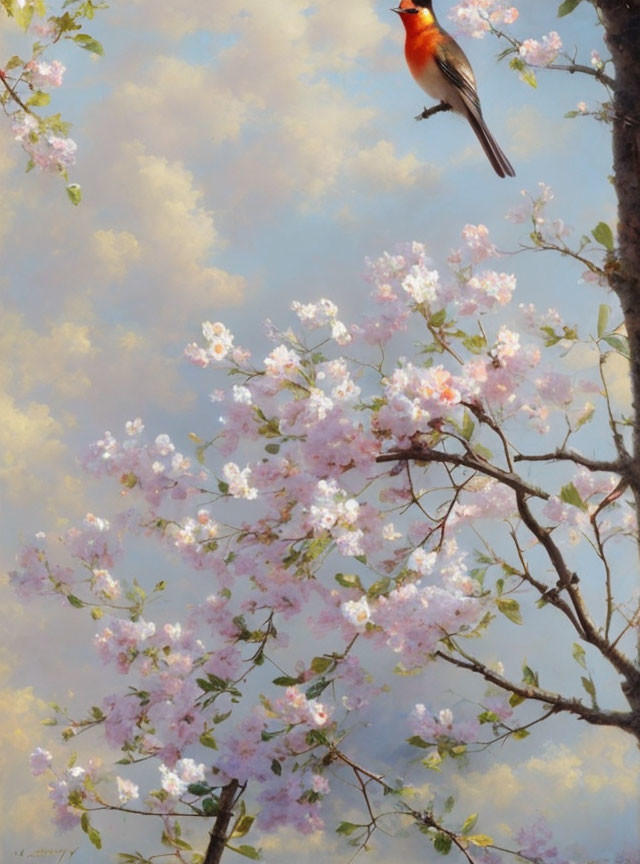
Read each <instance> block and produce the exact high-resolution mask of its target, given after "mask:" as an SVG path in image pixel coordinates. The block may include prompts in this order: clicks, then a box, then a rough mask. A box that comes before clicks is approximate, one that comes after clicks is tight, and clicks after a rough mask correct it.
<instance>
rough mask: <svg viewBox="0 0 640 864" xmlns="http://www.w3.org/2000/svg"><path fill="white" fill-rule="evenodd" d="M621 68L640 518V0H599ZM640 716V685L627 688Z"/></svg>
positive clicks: (622, 277) (619, 183) (618, 174)
mask: <svg viewBox="0 0 640 864" xmlns="http://www.w3.org/2000/svg"><path fill="white" fill-rule="evenodd" d="M597 5H598V7H599V9H600V11H601V13H602V16H603V22H604V26H605V32H606V41H607V45H608V46H609V50H610V51H611V58H612V60H613V63H614V67H615V96H614V102H613V111H614V121H613V168H614V183H615V189H616V193H617V197H618V252H617V261H616V262H615V263H614V265H613V267H612V272H611V275H610V283H611V286H612V288H613V289H614V291H615V292H616V294H617V295H618V298H619V299H620V303H621V306H622V310H623V313H624V319H625V324H626V328H627V335H628V338H629V347H630V352H631V386H632V393H633V418H634V426H633V453H632V465H631V466H630V469H631V470H630V477H629V479H630V482H631V487H632V489H633V492H634V495H635V501H636V512H637V513H638V515H639V517H640V0H598V3H597ZM626 690H627V692H626V696H627V698H628V700H629V703H630V705H631V707H632V709H633V710H634V711H635V713H636V714H637V716H638V735H639V737H640V686H638V685H637V684H632V685H630V686H629V687H628V688H626Z"/></svg>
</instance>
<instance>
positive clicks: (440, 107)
mask: <svg viewBox="0 0 640 864" xmlns="http://www.w3.org/2000/svg"><path fill="white" fill-rule="evenodd" d="M440 111H451V105H449V103H448V102H438V104H437V105H433V106H432V107H431V108H423V109H422V114H418V115H417V117H416V120H428V119H429V117H433V115H434V114H438V113H439V112H440Z"/></svg>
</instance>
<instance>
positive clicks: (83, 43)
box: [73, 33, 104, 57]
mask: <svg viewBox="0 0 640 864" xmlns="http://www.w3.org/2000/svg"><path fill="white" fill-rule="evenodd" d="M73 41H74V42H75V43H76V45H79V46H80V48H84V50H85V51H90V52H91V53H92V54H98V55H99V56H100V57H102V55H103V54H104V48H103V47H102V45H101V44H100V43H99V42H98V40H97V39H94V38H93V37H92V36H89V35H88V34H87V33H78V35H77V36H74V37H73Z"/></svg>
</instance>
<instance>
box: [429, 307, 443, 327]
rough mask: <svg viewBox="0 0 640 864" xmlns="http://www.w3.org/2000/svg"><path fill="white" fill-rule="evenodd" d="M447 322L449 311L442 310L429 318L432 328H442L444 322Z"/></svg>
mask: <svg viewBox="0 0 640 864" xmlns="http://www.w3.org/2000/svg"><path fill="white" fill-rule="evenodd" d="M446 320H447V310H446V309H440V310H439V311H438V312H434V314H433V315H432V316H431V317H430V318H429V324H430V325H431V326H432V327H442V325H443V324H444V322H445V321H446Z"/></svg>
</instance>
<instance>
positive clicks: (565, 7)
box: [558, 0, 582, 18]
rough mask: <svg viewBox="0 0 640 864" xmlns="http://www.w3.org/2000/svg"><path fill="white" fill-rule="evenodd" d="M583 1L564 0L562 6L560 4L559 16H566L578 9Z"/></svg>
mask: <svg viewBox="0 0 640 864" xmlns="http://www.w3.org/2000/svg"><path fill="white" fill-rule="evenodd" d="M581 2H582V0H563V2H562V3H561V4H560V6H558V18H564V16H565V15H569V14H570V13H571V12H573V10H574V9H577V7H578V6H579V5H580V3H581Z"/></svg>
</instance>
